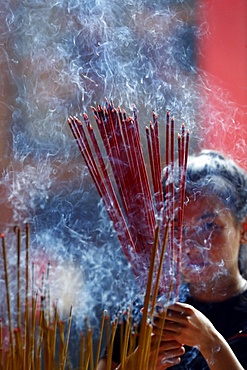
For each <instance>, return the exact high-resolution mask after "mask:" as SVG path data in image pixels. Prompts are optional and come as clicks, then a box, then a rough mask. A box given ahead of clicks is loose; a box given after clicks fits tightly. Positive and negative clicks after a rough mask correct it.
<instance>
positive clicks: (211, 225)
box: [203, 222, 218, 231]
mask: <svg viewBox="0 0 247 370" xmlns="http://www.w3.org/2000/svg"><path fill="white" fill-rule="evenodd" d="M203 229H204V230H205V231H213V230H217V229H218V225H217V224H216V223H215V222H206V223H205V224H204V227H203Z"/></svg>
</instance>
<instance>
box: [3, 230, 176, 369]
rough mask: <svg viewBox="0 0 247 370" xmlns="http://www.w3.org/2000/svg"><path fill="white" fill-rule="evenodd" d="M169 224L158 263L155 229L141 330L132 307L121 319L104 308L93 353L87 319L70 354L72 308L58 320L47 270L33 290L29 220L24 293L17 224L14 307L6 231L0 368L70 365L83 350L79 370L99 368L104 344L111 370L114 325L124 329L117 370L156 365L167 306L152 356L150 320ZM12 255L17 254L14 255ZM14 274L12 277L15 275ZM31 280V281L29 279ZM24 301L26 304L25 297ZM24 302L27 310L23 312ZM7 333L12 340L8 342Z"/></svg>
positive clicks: (70, 366)
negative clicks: (13, 304) (64, 319)
mask: <svg viewBox="0 0 247 370" xmlns="http://www.w3.org/2000/svg"><path fill="white" fill-rule="evenodd" d="M168 230H169V227H168V225H166V227H165V229H164V234H163V236H162V246H161V250H160V254H159V259H158V269H157V270H156V269H155V267H156V264H157V258H156V256H157V251H158V245H159V240H160V225H157V226H156V228H155V235H154V241H153V244H152V248H151V250H152V253H151V257H150V266H149V274H148V280H147V285H146V294H145V301H144V306H143V312H142V322H141V325H140V329H137V325H133V324H132V311H131V308H130V309H129V310H128V311H127V314H126V315H125V316H126V319H125V322H124V324H123V322H121V320H119V316H118V315H117V317H116V319H114V320H113V321H111V319H110V316H109V315H108V314H107V312H106V311H104V312H103V314H102V318H101V325H100V331H99V337H98V343H97V348H96V349H97V350H96V353H94V350H93V348H94V346H93V332H92V329H91V327H90V325H89V321H88V319H86V320H85V321H86V331H84V332H82V333H81V337H80V339H79V338H78V348H76V346H75V343H73V350H74V351H75V352H74V353H71V354H69V353H68V347H69V340H70V329H71V322H72V307H71V309H70V315H69V319H68V322H67V323H65V322H64V321H62V320H60V318H59V312H58V309H57V306H56V305H54V307H53V311H52V312H51V310H50V291H49V270H50V264H48V266H47V271H46V273H45V272H43V273H42V279H41V287H40V289H39V290H40V294H38V292H34V281H35V276H34V275H35V274H34V264H32V269H31V271H32V273H31V277H30V273H29V226H28V225H26V244H25V271H24V274H25V279H26V280H25V281H26V285H25V294H24V297H23V295H22V294H21V284H20V277H21V274H22V271H21V262H22V261H21V229H20V228H19V227H16V228H15V232H16V235H17V249H16V253H17V259H16V260H17V266H16V279H17V292H16V307H11V299H10V293H11V292H10V278H9V272H8V255H7V248H6V242H5V235H4V234H1V240H2V254H3V262H4V275H5V285H6V302H7V318H3V319H2V320H0V370H26V369H27V370H41V369H45V370H66V369H68V370H69V369H70V370H72V368H73V367H72V365H71V362H70V356H71V357H72V356H73V357H74V355H75V353H78V352H79V357H78V364H79V365H78V366H77V367H76V368H77V370H97V366H98V362H99V358H100V353H101V351H102V347H103V345H102V343H104V346H105V345H106V348H107V353H108V356H107V370H108V369H111V366H112V356H111V355H112V352H113V344H114V339H115V334H116V330H120V333H121V335H120V343H121V344H120V358H121V363H120V365H119V366H118V369H121V370H154V369H155V366H156V365H155V364H156V361H157V356H158V351H159V345H160V341H161V336H162V327H163V325H164V322H165V317H166V310H165V309H164V310H163V311H162V312H159V317H160V320H161V331H160V334H159V335H157V336H156V337H155V348H156V350H155V351H152V355H150V345H151V338H152V336H151V334H152V322H153V318H154V315H157V313H156V312H155V309H156V302H157V296H158V288H159V281H160V277H161V274H162V264H163V258H164V254H165V250H166V243H167V239H168ZM12 257H13V256H12ZM12 277H13V276H12ZM29 281H30V282H31V284H29ZM30 290H31V294H30ZM22 299H23V300H24V303H23V302H22ZM23 307H24V312H23ZM13 311H14V312H17V319H16V323H15V324H13V319H12V312H13ZM6 335H7V336H8V338H9V342H8V343H6V338H5V337H6Z"/></svg>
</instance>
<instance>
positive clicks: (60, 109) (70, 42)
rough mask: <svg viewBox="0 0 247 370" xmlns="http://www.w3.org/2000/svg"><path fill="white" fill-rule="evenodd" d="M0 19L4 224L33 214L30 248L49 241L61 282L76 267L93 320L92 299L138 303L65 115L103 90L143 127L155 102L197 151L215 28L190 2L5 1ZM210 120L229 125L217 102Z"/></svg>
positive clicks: (81, 297)
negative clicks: (200, 59) (202, 65)
mask: <svg viewBox="0 0 247 370" xmlns="http://www.w3.org/2000/svg"><path fill="white" fill-rule="evenodd" d="M0 28H1V32H0V48H1V53H0V66H1V74H2V76H3V78H2V81H1V85H0V107H1V111H2V112H1V121H2V122H1V125H2V126H3V129H2V130H3V131H2V132H3V135H2V138H1V146H2V147H3V146H4V148H5V150H3V149H1V153H2V160H1V170H2V174H3V175H2V178H1V181H0V191H1V228H2V229H4V228H5V227H7V231H8V230H10V226H11V225H12V224H13V223H24V222H29V223H30V225H31V233H32V249H33V254H34V257H35V255H36V254H37V256H38V255H39V251H42V253H43V255H46V256H50V260H51V261H52V260H54V261H55V265H56V266H60V267H56V269H55V272H54V275H52V276H54V281H55V280H56V275H61V274H62V272H64V271H65V270H66V269H67V267H68V271H69V273H71V274H72V275H70V276H71V280H72V281H73V284H75V286H76V287H77V288H76V289H75V296H74V297H71V300H75V301H76V302H77V308H76V309H75V312H76V316H77V317H78V318H80V320H81V318H82V316H83V315H84V314H86V315H89V316H90V317H91V318H92V321H94V320H96V316H95V312H96V308H97V309H98V308H99V307H100V309H101V308H102V307H103V306H109V308H110V307H113V306H116V305H117V304H122V303H123V302H127V301H131V300H132V299H133V298H134V296H135V295H136V292H137V288H136V287H135V283H134V279H133V276H132V273H131V270H130V266H129V265H128V264H127V262H126V260H125V258H124V257H123V255H122V252H121V249H120V246H119V242H118V240H117V238H116V236H115V234H114V230H113V229H112V225H111V224H110V222H109V220H108V218H107V215H106V213H105V211H104V210H103V209H102V205H101V203H100V200H99V197H98V195H97V193H96V191H95V189H94V186H93V184H92V182H91V179H90V177H89V174H88V171H87V169H86V168H85V166H84V164H83V162H82V159H81V158H80V155H79V152H78V149H77V146H76V144H75V142H74V139H73V138H72V135H71V132H70V131H69V128H68V125H67V118H68V116H69V115H71V114H72V115H78V116H80V115H81V114H82V112H84V111H87V112H88V113H89V116H90V106H91V105H95V104H97V103H102V102H103V100H104V97H105V96H107V98H108V99H109V100H110V99H113V100H114V102H115V105H118V104H121V105H122V106H123V108H126V109H127V110H128V109H129V108H130V107H131V106H132V104H133V103H135V104H136V106H137V108H138V110H139V119H140V123H141V127H143V134H144V130H145V125H146V124H147V123H148V122H149V120H150V118H151V111H152V110H153V109H154V110H155V111H157V113H158V114H159V119H160V121H161V123H162V122H164V121H165V111H166V109H167V108H168V109H170V111H171V113H172V114H174V116H175V118H176V122H177V123H176V124H177V126H179V125H180V124H181V123H182V122H185V123H186V127H187V128H189V129H190V131H191V136H192V138H193V139H192V142H191V150H194V149H197V148H198V147H200V146H201V144H202V137H201V133H203V137H206V135H207V132H206V131H207V128H206V127H204V126H201V127H200V124H201V122H203V115H204V114H206V113H205V112H209V111H210V109H211V107H210V106H207V103H208V98H207V97H208V96H210V94H211V93H212V91H213V90H212V85H211V82H210V79H209V77H208V76H207V75H206V74H204V75H202V74H201V75H200V76H199V75H198V70H197V67H196V53H197V52H200V51H198V50H196V48H195V44H196V40H197V39H198V38H200V37H202V35H203V34H204V33H205V32H206V30H207V26H206V23H204V24H202V25H199V26H198V25H197V24H196V15H195V5H194V1H169V0H167V1H153V2H150V1H144V0H137V1H132V0H121V1H120V0H117V1H114V3H113V2H112V1H108V0H88V1H87V0H86V1H83V2H81V1H76V0H75V1H72V0H71V1H70V0H56V1H49V2H47V1H42V0H40V1H38V0H37V1H33V0H32V1H22V2H15V1H11V0H7V1H5V2H4V3H3V4H1V11H0ZM201 95H204V98H205V99H202V97H201ZM225 96H226V95H225V94H224V92H222V91H219V92H218V95H217V98H218V99H219V100H220V101H221V102H222V110H224V109H225V108H226V106H227V109H228V110H230V111H231V115H229V120H230V125H231V127H233V126H234V129H235V130H237V129H238V128H237V125H236V123H235V121H234V111H236V110H238V108H235V107H233V105H232V104H231V103H229V102H226V100H225ZM209 122H210V124H211V123H212V124H213V122H214V123H215V122H216V123H218V122H220V124H221V125H226V124H227V122H225V121H224V122H223V120H222V115H221V112H215V111H210V116H209ZM199 128H200V130H199ZM239 145H240V146H241V147H242V145H243V143H240V142H239ZM243 150H244V149H243ZM5 225H7V226H5ZM46 258H47V259H48V257H46ZM73 264H74V266H75V270H74V272H72V270H73V269H72V266H73ZM63 282H64V280H63V276H61V277H60V278H59V280H58V283H57V284H58V285H65V286H66V284H64V283H63ZM54 287H55V290H57V294H58V295H62V293H59V287H58V286H57V285H56V282H54ZM55 295H56V294H55ZM65 303H66V304H67V300H66V302H65ZM61 304H62V303H61ZM62 306H63V308H64V305H63V304H62ZM80 320H79V321H80ZM96 321H97V320H96Z"/></svg>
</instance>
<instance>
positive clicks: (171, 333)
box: [163, 303, 217, 351]
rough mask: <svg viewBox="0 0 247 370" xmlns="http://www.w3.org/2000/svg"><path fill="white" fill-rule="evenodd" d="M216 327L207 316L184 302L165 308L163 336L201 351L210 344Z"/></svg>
mask: <svg viewBox="0 0 247 370" xmlns="http://www.w3.org/2000/svg"><path fill="white" fill-rule="evenodd" d="M216 333H217V332H216V329H215V328H214V326H213V324H212V323H211V322H210V321H209V320H208V318H207V317H206V316H205V315H203V314H202V313H201V312H200V311H198V310H197V309H195V308H194V307H192V306H190V305H188V304H185V303H175V304H174V305H172V306H170V307H169V308H168V310H167V316H166V320H165V325H164V329H163V338H166V340H168V339H169V340H176V341H178V342H179V343H183V344H186V345H187V346H190V347H197V348H198V349H199V350H200V351H203V349H204V347H206V346H208V345H211V344H212V341H213V340H214V338H215V334H216Z"/></svg>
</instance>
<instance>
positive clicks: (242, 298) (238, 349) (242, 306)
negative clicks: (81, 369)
mask: <svg viewBox="0 0 247 370" xmlns="http://www.w3.org/2000/svg"><path fill="white" fill-rule="evenodd" d="M186 303H188V304H190V305H192V306H194V307H195V308H197V309H198V310H199V311H201V312H202V313H203V314H204V315H205V316H207V318H208V319H209V320H210V321H211V322H212V324H213V325H214V326H215V328H216V329H217V330H218V331H219V332H220V333H221V334H222V335H223V337H224V338H225V339H226V340H227V342H228V343H229V345H230V346H231V348H232V350H233V352H234V353H235V355H236V357H237V358H238V360H239V362H240V363H241V364H242V366H243V367H244V369H246V370H247V290H246V291H245V292H244V293H242V294H240V295H238V296H236V297H233V298H231V299H229V300H226V301H223V302H218V303H202V302H199V301H196V300H195V299H193V298H192V297H189V298H188V299H187V300H186ZM135 310H136V312H140V311H139V308H138V305H137V307H135ZM119 348H120V345H119V336H118V333H117V334H116V338H115V344H114V351H113V352H114V353H113V361H114V362H117V363H119V361H120V353H119ZM216 350H217V349H216ZM169 369H171V370H182V369H183V370H207V369H209V367H208V365H207V363H206V361H205V360H204V358H203V356H202V355H201V354H200V352H199V351H198V350H197V349H196V348H191V347H186V353H185V354H184V355H183V356H182V359H181V363H180V364H179V365H175V366H172V367H170V368H169ZM226 370H227V369H226Z"/></svg>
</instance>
